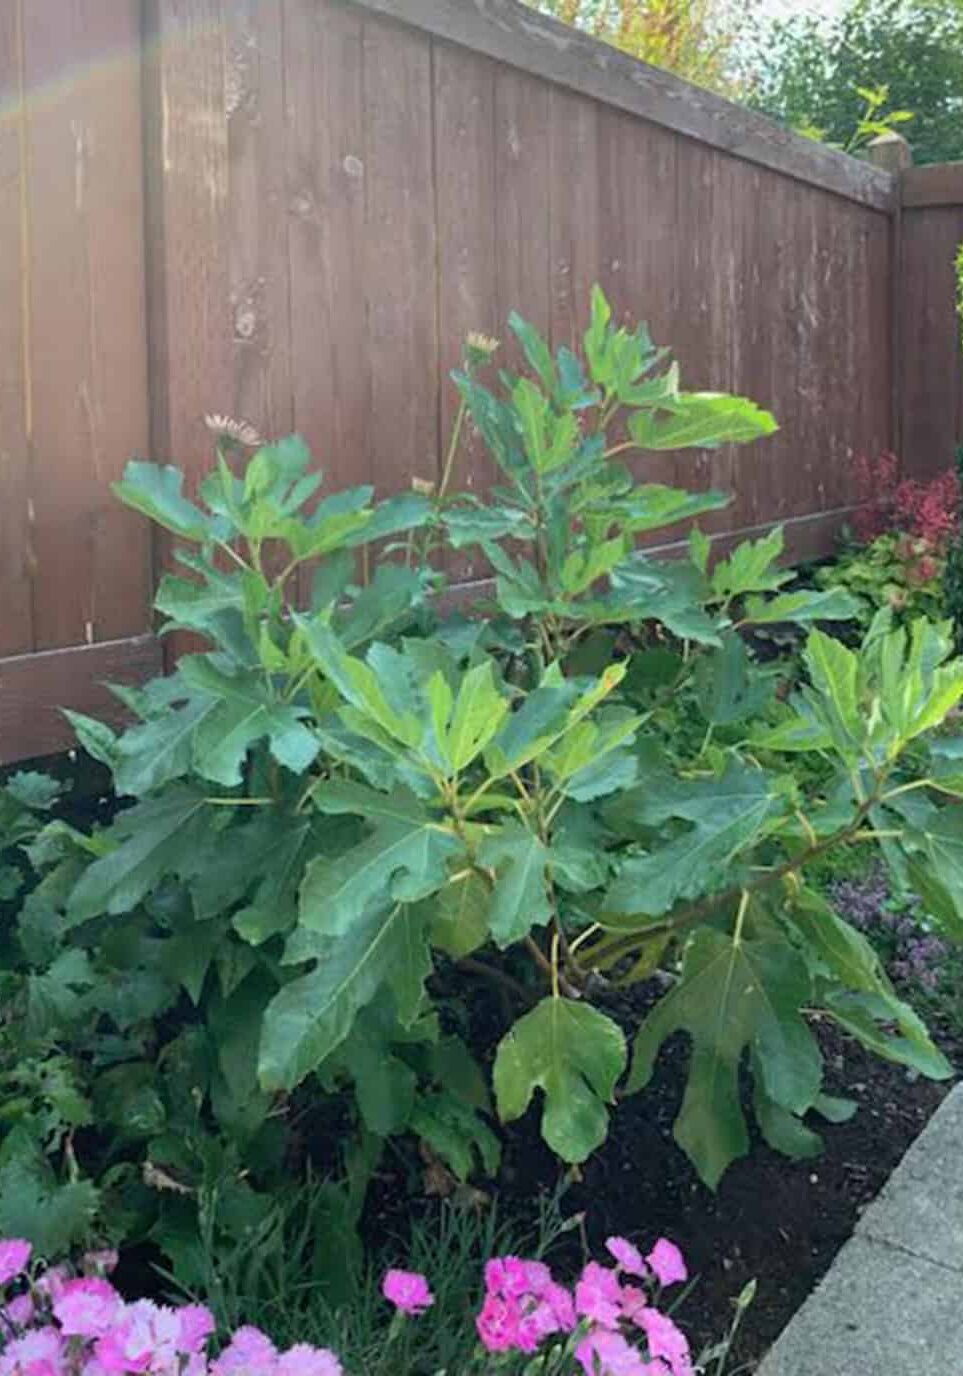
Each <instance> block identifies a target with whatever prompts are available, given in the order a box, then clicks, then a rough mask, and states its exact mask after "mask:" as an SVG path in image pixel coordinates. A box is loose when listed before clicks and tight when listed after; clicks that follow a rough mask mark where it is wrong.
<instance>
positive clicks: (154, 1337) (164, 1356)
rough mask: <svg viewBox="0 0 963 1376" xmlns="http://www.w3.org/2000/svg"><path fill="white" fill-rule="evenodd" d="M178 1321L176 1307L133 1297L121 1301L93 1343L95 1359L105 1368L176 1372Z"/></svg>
mask: <svg viewBox="0 0 963 1376" xmlns="http://www.w3.org/2000/svg"><path fill="white" fill-rule="evenodd" d="M180 1342H181V1321H180V1315H179V1314H178V1312H177V1310H176V1309H172V1308H170V1307H169V1306H168V1305H163V1304H154V1302H153V1300H137V1301H136V1302H135V1303H134V1304H126V1305H124V1307H123V1309H122V1311H121V1312H120V1313H119V1314H118V1315H117V1317H116V1318H115V1319H114V1322H113V1325H112V1326H111V1328H110V1329H109V1331H108V1332H107V1333H105V1334H104V1336H103V1337H102V1338H100V1339H99V1341H98V1343H97V1350H96V1355H97V1359H98V1360H99V1362H100V1363H101V1365H102V1366H103V1367H105V1368H106V1370H107V1371H116V1372H132V1371H133V1372H137V1371H151V1372H158V1373H160V1372H163V1373H165V1376H166V1373H167V1372H176V1371H178V1369H179V1366H180V1358H181V1355H182V1353H181V1346H180Z"/></svg>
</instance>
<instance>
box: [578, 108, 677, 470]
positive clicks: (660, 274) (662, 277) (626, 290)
mask: <svg viewBox="0 0 963 1376" xmlns="http://www.w3.org/2000/svg"><path fill="white" fill-rule="evenodd" d="M600 129H601V148H600V159H599V171H600V209H601V240H602V285H603V286H604V287H605V289H606V291H607V293H608V296H609V299H610V301H611V302H612V309H613V314H614V316H615V318H616V319H617V320H619V321H630V322H632V323H633V324H635V322H638V321H645V322H646V323H647V324H648V326H649V329H650V331H651V334H652V337H653V339H654V340H655V341H656V343H667V342H670V341H671V340H672V339H673V337H674V334H675V331H674V329H673V325H674V323H675V320H676V303H677V301H678V300H680V299H681V290H680V285H679V283H678V280H677V273H678V271H679V264H680V259H679V253H680V245H679V243H678V233H677V222H676V204H675V203H676V185H677V181H676V171H677V149H678V144H679V142H680V141H679V140H678V139H677V138H676V136H675V135H674V134H671V133H669V132H668V131H666V130H664V129H659V128H657V127H656V126H654V125H649V124H645V123H639V121H637V120H635V119H633V118H631V116H628V115H624V114H621V113H617V112H614V111H612V110H604V111H603V112H602V118H601V125H600ZM635 469H636V472H637V473H639V475H640V476H642V477H644V479H645V480H646V481H647V482H664V483H673V482H675V481H676V479H677V477H681V476H682V474H683V472H684V470H682V469H680V467H679V460H677V458H676V457H675V456H674V455H671V454H646V455H644V456H643V457H641V458H639V459H637V460H636V461H635Z"/></svg>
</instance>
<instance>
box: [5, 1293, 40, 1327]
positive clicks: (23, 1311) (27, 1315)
mask: <svg viewBox="0 0 963 1376" xmlns="http://www.w3.org/2000/svg"><path fill="white" fill-rule="evenodd" d="M35 1313H36V1306H35V1304H34V1302H33V1297H32V1296H31V1295H15V1296H14V1298H13V1299H12V1300H11V1301H10V1303H9V1304H8V1305H7V1306H6V1308H5V1309H0V1318H4V1319H6V1320H7V1322H8V1323H12V1324H13V1326H14V1328H26V1326H27V1324H28V1323H30V1321H31V1319H32V1318H33V1316H34V1314H35Z"/></svg>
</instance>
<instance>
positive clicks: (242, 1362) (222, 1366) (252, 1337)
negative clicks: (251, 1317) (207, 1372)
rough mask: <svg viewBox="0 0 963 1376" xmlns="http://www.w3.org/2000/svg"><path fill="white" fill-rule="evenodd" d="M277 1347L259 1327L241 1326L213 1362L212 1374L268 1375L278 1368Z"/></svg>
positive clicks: (212, 1375) (227, 1375) (225, 1375)
mask: <svg viewBox="0 0 963 1376" xmlns="http://www.w3.org/2000/svg"><path fill="white" fill-rule="evenodd" d="M277 1355H278V1354H277V1349H276V1348H275V1346H274V1344H273V1343H272V1342H271V1340H270V1338H267V1337H265V1335H264V1334H263V1333H262V1332H261V1330H260V1329H259V1328H254V1327H253V1326H252V1325H250V1324H248V1325H246V1326H245V1327H244V1328H239V1329H238V1330H237V1332H236V1333H235V1334H234V1337H233V1338H232V1339H231V1341H230V1343H228V1345H227V1347H226V1348H225V1349H224V1351H223V1352H222V1353H221V1355H220V1356H219V1357H218V1359H217V1361H216V1362H213V1363H212V1364H211V1376H262V1373H263V1376H267V1374H268V1373H270V1372H273V1371H275V1370H276V1366H277Z"/></svg>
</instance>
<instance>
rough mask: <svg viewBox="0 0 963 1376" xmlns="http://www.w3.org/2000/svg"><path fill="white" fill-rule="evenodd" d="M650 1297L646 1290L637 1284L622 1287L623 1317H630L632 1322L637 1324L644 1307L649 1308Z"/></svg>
mask: <svg viewBox="0 0 963 1376" xmlns="http://www.w3.org/2000/svg"><path fill="white" fill-rule="evenodd" d="M648 1307H649V1297H648V1295H647V1294H646V1293H645V1291H644V1290H640V1289H639V1287H638V1286H637V1285H626V1286H623V1288H622V1317H623V1319H628V1320H629V1322H630V1323H635V1324H637V1323H638V1321H639V1315H640V1314H641V1312H642V1310H643V1309H648Z"/></svg>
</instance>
